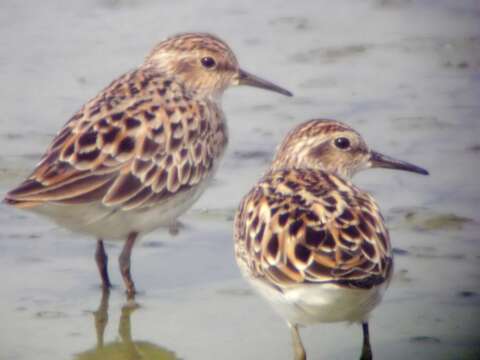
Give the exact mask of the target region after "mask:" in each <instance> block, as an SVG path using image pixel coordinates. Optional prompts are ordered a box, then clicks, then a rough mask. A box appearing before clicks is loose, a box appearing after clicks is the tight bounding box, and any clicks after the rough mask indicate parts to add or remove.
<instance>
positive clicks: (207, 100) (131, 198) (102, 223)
mask: <svg viewBox="0 0 480 360" xmlns="http://www.w3.org/2000/svg"><path fill="white" fill-rule="evenodd" d="M242 84H243V85H250V86H256V87H260V88H264V89H267V90H271V91H276V92H278V93H281V94H284V95H288V96H291V93H290V92H288V91H287V90H285V89H282V88H280V87H278V86H276V85H274V84H272V83H270V82H268V81H266V80H263V79H260V78H258V77H256V76H254V75H252V74H249V73H247V72H246V71H244V70H242V69H240V67H239V65H238V62H237V59H236V57H235V55H234V54H233V52H232V50H231V49H230V48H229V47H228V45H227V44H226V43H225V42H223V41H222V40H220V39H218V38H217V37H215V36H213V35H210V34H203V33H186V34H180V35H176V36H173V37H171V38H169V39H167V40H165V41H163V42H161V43H160V44H158V45H157V46H156V47H155V48H154V49H153V50H152V52H151V53H150V54H149V55H148V56H147V58H146V59H145V62H144V63H143V64H142V65H141V66H140V67H139V68H138V69H136V70H134V71H131V72H129V73H127V74H125V75H123V76H121V77H119V78H118V79H117V80H115V81H113V82H112V83H111V84H110V85H109V86H107V87H106V88H105V89H104V90H103V91H101V92H100V93H99V94H98V95H97V96H96V97H94V98H93V99H92V100H90V101H88V102H87V103H86V104H85V105H84V106H83V107H82V108H81V109H80V110H79V111H78V112H77V113H76V114H75V115H74V116H73V117H72V118H71V119H70V120H69V121H68V122H67V123H66V124H65V125H64V127H63V128H62V129H61V130H60V132H59V133H58V134H57V136H56V137H55V138H54V139H53V141H52V143H51V145H50V146H49V147H48V149H47V151H46V152H45V155H44V156H43V157H42V159H41V161H40V163H39V164H38V165H37V166H36V167H35V169H34V171H33V173H32V174H31V175H30V176H29V177H28V178H27V179H26V180H25V181H24V182H23V183H21V184H20V185H19V186H18V187H16V188H15V189H13V190H11V191H10V192H9V193H8V194H7V195H6V197H5V201H6V202H7V203H9V204H11V205H14V206H16V207H19V208H27V209H31V210H32V211H35V212H38V213H41V214H43V215H46V216H48V217H50V218H52V219H53V220H54V221H56V222H58V223H59V224H61V225H62V226H65V227H67V228H69V229H72V230H74V231H80V232H84V233H87V234H91V235H94V236H96V237H97V239H98V242H97V252H96V255H95V257H96V260H97V265H98V267H99V271H100V274H101V277H102V283H103V286H104V288H109V287H110V280H109V279H108V271H107V265H106V262H107V257H106V253H105V249H104V246H103V239H104V238H121V239H127V240H126V242H125V246H124V249H123V251H122V254H121V255H120V258H119V261H120V270H121V272H122V276H123V279H124V282H125V284H126V287H127V292H128V294H129V295H131V296H133V294H134V293H135V288H134V285H133V281H132V279H131V276H130V253H131V250H132V248H133V245H134V243H135V240H136V238H137V236H138V235H139V234H144V233H148V232H150V231H152V230H154V229H156V228H158V227H160V226H169V225H170V224H171V223H172V222H174V221H175V219H176V218H177V217H178V216H179V215H181V214H182V213H183V212H185V211H186V210H187V209H188V208H189V207H190V206H191V205H192V204H193V203H194V202H195V201H196V200H197V199H198V197H199V196H200V195H201V193H202V192H203V191H204V189H205V187H206V184H207V182H208V180H209V179H211V178H212V176H213V174H214V172H215V170H216V169H217V167H218V163H219V161H220V159H221V158H222V155H223V153H224V150H225V147H226V145H227V141H228V136H227V127H226V122H225V116H224V114H223V112H222V109H221V105H220V103H221V101H220V100H221V96H222V95H223V92H224V91H225V90H226V89H227V88H228V87H229V86H232V85H242Z"/></svg>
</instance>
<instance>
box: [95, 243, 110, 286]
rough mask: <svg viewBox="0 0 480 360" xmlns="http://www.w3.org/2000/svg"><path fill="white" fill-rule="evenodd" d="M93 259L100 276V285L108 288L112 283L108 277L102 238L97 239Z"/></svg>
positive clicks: (106, 258)
mask: <svg viewBox="0 0 480 360" xmlns="http://www.w3.org/2000/svg"><path fill="white" fill-rule="evenodd" d="M95 261H96V263H97V267H98V272H99V273H100V277H101V278H102V287H103V289H105V290H108V289H109V288H110V287H111V286H112V284H111V283H110V279H109V277H108V256H107V253H106V252H105V247H104V246H103V240H102V239H98V240H97V249H96V250H95Z"/></svg>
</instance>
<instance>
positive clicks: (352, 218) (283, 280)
mask: <svg viewBox="0 0 480 360" xmlns="http://www.w3.org/2000/svg"><path fill="white" fill-rule="evenodd" d="M370 167H388V168H396V169H402V170H407V171H412V172H416V173H420V174H427V171H426V170H424V169H422V168H419V167H417V166H415V165H412V164H409V163H406V162H403V161H399V160H396V159H393V158H389V157H387V156H385V155H382V154H380V153H377V152H375V151H372V150H370V149H369V147H368V146H367V144H366V143H365V141H364V140H363V139H362V138H361V136H360V134H358V132H356V131H355V130H353V129H352V128H350V127H349V126H348V125H346V124H344V123H341V122H338V121H334V120H311V121H307V122H305V123H303V124H301V125H299V126H297V127H296V128H294V129H293V130H292V131H291V132H290V133H289V134H288V135H287V136H286V137H285V139H284V141H283V142H282V144H281V145H280V146H279V147H278V150H277V153H276V154H275V158H274V159H273V161H272V165H271V167H270V169H269V170H268V171H267V173H266V174H265V175H264V176H263V177H262V178H261V179H260V180H259V181H258V182H257V183H256V184H255V186H254V187H253V188H252V189H251V190H250V192H249V193H248V194H247V195H246V196H245V197H244V198H243V200H242V202H241V204H240V206H239V209H238V211H237V213H236V216H235V221H234V238H235V257H236V260H237V263H238V265H239V267H240V270H241V272H242V274H243V275H244V276H245V277H246V278H247V279H248V280H249V281H250V282H251V283H252V285H254V287H256V288H257V289H258V290H259V291H260V293H261V294H262V295H263V296H265V297H266V298H267V299H268V300H269V301H270V302H271V303H272V304H273V305H274V307H275V309H276V310H277V311H278V312H279V313H280V314H281V315H282V316H283V317H284V318H285V319H286V320H287V322H288V324H289V326H290V328H291V331H292V341H293V345H294V351H295V359H296V360H304V359H305V358H306V353H305V349H304V348H303V345H302V342H301V339H300V335H299V332H298V326H299V325H309V324H314V323H318V322H336V321H349V322H352V321H353V322H362V326H363V331H364V346H363V350H362V359H363V360H367V359H370V358H371V349H370V343H369V335H368V315H369V313H370V312H371V311H372V310H373V308H374V307H375V306H376V305H377V304H378V303H379V302H380V300H381V298H382V295H383V292H384V291H385V289H386V287H387V286H388V284H389V282H390V279H391V276H392V272H393V255H392V249H391V245H390V239H389V234H388V231H387V229H386V227H385V223H384V219H383V217H382V214H381V213H380V209H379V207H378V205H377V203H376V202H375V200H374V199H373V197H372V196H370V195H369V194H368V193H367V192H365V191H362V190H360V189H359V188H357V187H356V186H354V185H353V184H352V183H351V182H350V181H349V180H347V179H348V178H349V177H351V176H352V175H354V174H355V173H356V172H358V171H360V170H363V169H366V168H370Z"/></svg>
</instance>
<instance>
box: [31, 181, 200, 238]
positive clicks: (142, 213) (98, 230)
mask: <svg viewBox="0 0 480 360" xmlns="http://www.w3.org/2000/svg"><path fill="white" fill-rule="evenodd" d="M206 180H207V179H206ZM206 180H205V181H203V182H202V183H200V184H199V185H198V186H196V187H193V188H191V189H189V190H185V191H182V192H180V193H178V194H176V195H175V196H172V197H170V198H167V199H166V200H165V201H163V202H161V203H158V204H157V205H155V206H152V207H148V208H144V209H140V210H128V211H124V210H121V209H115V208H111V207H106V206H104V205H103V204H101V203H100V202H95V203H90V204H76V205H68V204H67V205H64V204H55V203H48V204H43V205H40V206H37V207H35V208H32V209H31V210H32V211H34V212H37V213H39V214H41V215H45V216H47V217H49V218H50V219H52V220H53V221H55V222H56V223H57V224H59V225H60V226H62V227H65V228H67V229H70V230H72V231H75V232H79V233H84V234H88V235H93V236H95V238H102V239H108V240H124V239H125V238H126V237H127V236H128V234H130V233H131V232H138V233H141V234H146V233H149V232H151V231H153V230H155V229H157V228H159V227H167V226H168V225H169V224H171V223H172V222H173V221H174V220H175V219H176V218H177V217H179V216H180V215H181V214H183V213H184V212H186V211H187V210H188V209H189V208H190V207H191V206H192V205H193V204H194V203H195V201H197V199H198V198H199V197H200V195H201V194H202V193H203V192H204V190H205V188H206V187H207V183H208V181H206Z"/></svg>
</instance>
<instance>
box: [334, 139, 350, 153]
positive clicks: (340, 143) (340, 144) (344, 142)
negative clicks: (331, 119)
mask: <svg viewBox="0 0 480 360" xmlns="http://www.w3.org/2000/svg"><path fill="white" fill-rule="evenodd" d="M335 146H336V147H337V148H339V149H342V150H345V149H348V148H349V147H350V140H348V139H347V138H346V137H338V138H336V139H335Z"/></svg>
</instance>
